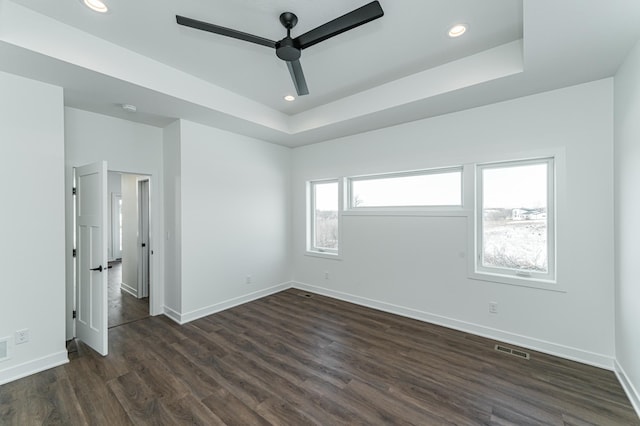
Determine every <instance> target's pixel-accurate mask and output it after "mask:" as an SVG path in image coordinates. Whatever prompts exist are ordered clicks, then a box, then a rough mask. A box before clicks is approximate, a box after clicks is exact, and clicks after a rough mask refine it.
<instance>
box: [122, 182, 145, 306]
mask: <svg viewBox="0 0 640 426" xmlns="http://www.w3.org/2000/svg"><path fill="white" fill-rule="evenodd" d="M141 177H142V176H138V175H132V174H128V173H125V174H123V175H122V289H123V290H124V291H126V292H128V293H130V294H131V295H132V296H134V297H138V257H139V245H138V228H139V226H138V225H139V224H138V179H140V178H141Z"/></svg>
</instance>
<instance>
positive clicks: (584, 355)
mask: <svg viewBox="0 0 640 426" xmlns="http://www.w3.org/2000/svg"><path fill="white" fill-rule="evenodd" d="M292 287H294V288H297V289H300V290H306V291H310V292H312V293H318V294H321V295H323V296H328V297H333V298H335V299H339V300H344V301H346V302H351V303H355V304H356V305H362V306H366V307H368V308H373V309H378V310H380V311H384V312H389V313H392V314H396V315H400V316H403V317H408V318H413V319H416V320H419V321H424V322H428V323H431V324H436V325H441V326H443V327H447V328H452V329H454V330H459V331H464V332H466V333H471V334H475V335H477V336H482V337H486V338H488V339H493V340H498V341H501V342H504V343H509V344H512V345H517V346H521V347H523V348H528V349H531V350H534V351H538V352H543V353H546V354H549V355H554V356H558V357H561V358H565V359H569V360H572V361H577V362H580V363H583V364H588V365H593V366H595V367H599V368H604V369H607V370H613V368H614V366H613V361H614V358H613V357H610V356H607V355H602V354H597V353H593V352H589V351H585V350H582V349H578V348H572V347H569V346H564V345H560V344H557V343H552V342H547V341H544V340H539V339H535V338H531V337H527V336H523V335H519V334H515V333H509V332H505V331H501V330H497V329H494V328H491V327H485V326H482V325H478V324H473V323H469V322H465V321H460V320H457V319H453V318H448V317H445V316H441V315H436V314H432V313H429V312H424V311H419V310H417V309H412V308H407V307H404V306H398V305H394V304H391V303H387V302H381V301H378V300H373V299H368V298H366V297H360V296H355V295H353V294H348V293H343V292H339V291H335V290H330V289H327V288H324V287H317V286H314V285H311V284H305V283H301V282H297V281H296V282H293V283H292Z"/></svg>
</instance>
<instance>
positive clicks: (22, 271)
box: [0, 72, 67, 385]
mask: <svg viewBox="0 0 640 426" xmlns="http://www.w3.org/2000/svg"><path fill="white" fill-rule="evenodd" d="M0 93H1V94H2V95H1V96H0V141H1V142H0V173H2V179H0V193H1V194H2V196H3V203H2V206H3V208H2V209H0V221H1V223H2V224H3V226H2V227H1V229H0V266H1V267H2V285H0V340H4V339H5V338H6V342H7V344H8V351H9V359H6V360H4V361H0V385H1V384H3V383H6V382H8V381H11V380H15V379H17V378H20V377H23V376H26V375H29V374H32V373H35V372H38V371H41V370H44V369H47V368H51V367H54V366H56V365H59V364H62V363H65V362H67V351H66V348H65V336H64V308H65V300H64V282H65V270H64V250H65V247H64V193H63V191H64V157H63V153H64V127H63V126H64V116H63V93H62V88H60V87H56V86H52V85H49V84H44V83H40V82H36V81H33V80H29V79H26V78H22V77H18V76H15V75H11V74H6V73H4V72H0ZM24 329H27V330H28V335H29V341H28V342H26V343H23V344H20V345H16V344H15V339H14V338H15V332H16V331H18V330H24Z"/></svg>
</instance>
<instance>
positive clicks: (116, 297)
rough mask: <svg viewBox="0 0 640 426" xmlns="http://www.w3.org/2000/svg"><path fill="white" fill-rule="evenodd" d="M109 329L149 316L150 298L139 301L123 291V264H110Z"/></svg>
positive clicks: (116, 262) (118, 262)
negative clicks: (121, 285) (121, 286)
mask: <svg viewBox="0 0 640 426" xmlns="http://www.w3.org/2000/svg"><path fill="white" fill-rule="evenodd" d="M108 281H109V328H113V327H117V326H119V325H122V324H127V323H130V322H133V321H138V320H141V319H143V318H147V317H148V316H149V298H148V297H145V298H142V299H137V298H135V297H134V296H132V295H131V294H129V293H127V292H125V291H122V290H121V288H120V284H121V283H122V262H120V261H115V262H109V276H108Z"/></svg>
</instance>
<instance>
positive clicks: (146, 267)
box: [137, 176, 151, 298]
mask: <svg viewBox="0 0 640 426" xmlns="http://www.w3.org/2000/svg"><path fill="white" fill-rule="evenodd" d="M137 188H138V298H143V297H149V294H150V293H151V179H150V178H149V177H148V176H145V177H143V178H138V181H137ZM145 229H146V231H145ZM145 234H146V235H145ZM143 244H145V246H143Z"/></svg>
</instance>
